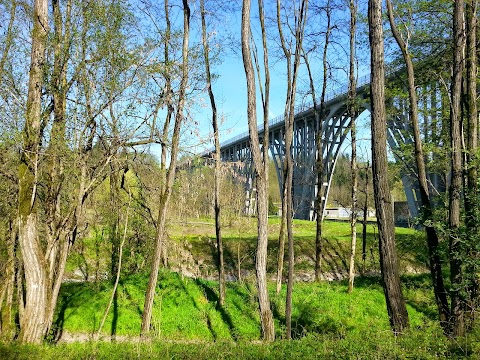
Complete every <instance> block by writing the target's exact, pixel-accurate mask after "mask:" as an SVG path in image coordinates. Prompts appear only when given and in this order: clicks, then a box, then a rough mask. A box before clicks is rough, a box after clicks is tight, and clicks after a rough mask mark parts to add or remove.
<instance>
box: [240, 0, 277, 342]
mask: <svg viewBox="0 0 480 360" xmlns="http://www.w3.org/2000/svg"><path fill="white" fill-rule="evenodd" d="M260 1H261V0H259V4H260ZM262 4H263V2H262ZM250 8H251V1H250V0H243V6H242V27H241V36H242V56H243V64H244V67H245V78H246V81H247V116H248V129H249V133H250V147H251V151H252V156H253V163H254V166H255V176H256V180H257V218H258V223H257V231H258V242H257V252H256V258H255V270H256V275H257V289H258V303H259V308H260V321H261V325H262V337H263V339H264V340H265V341H273V340H274V339H275V332H274V323H273V315H272V310H271V308H270V300H269V297H268V289H267V274H266V267H267V263H266V262H267V247H268V191H267V182H268V166H267V165H268V164H267V160H268V159H262V152H261V150H260V146H259V139H258V133H257V112H256V99H255V97H256V89H255V74H254V68H253V64H252V56H251V53H250V51H251V49H250V35H251V34H250ZM264 130H265V135H266V136H268V121H267V122H265V121H264ZM264 141H265V139H264ZM267 144H268V143H267Z"/></svg>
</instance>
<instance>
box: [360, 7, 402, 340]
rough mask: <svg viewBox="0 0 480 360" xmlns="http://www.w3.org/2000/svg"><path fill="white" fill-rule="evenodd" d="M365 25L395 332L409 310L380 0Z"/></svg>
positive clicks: (383, 256)
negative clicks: (392, 178) (393, 191)
mask: <svg viewBox="0 0 480 360" xmlns="http://www.w3.org/2000/svg"><path fill="white" fill-rule="evenodd" d="M368 25H369V41H370V53H371V81H370V98H371V107H372V114H371V118H372V120H371V123H372V124H371V128H372V157H373V164H372V170H373V186H374V197H375V207H376V211H377V224H378V234H379V252H380V268H381V272H382V279H383V289H384V293H385V300H386V305H387V311H388V316H389V318H390V325H391V327H392V330H393V332H394V333H395V334H400V333H402V332H403V331H404V330H406V329H407V328H408V313H407V308H406V305H405V299H404V298H403V293H402V288H401V285H400V275H399V271H398V260H397V254H396V248H395V228H394V221H393V204H392V201H391V195H390V187H389V185H388V179H387V176H388V168H387V151H386V150H387V149H386V148H387V141H386V136H387V128H386V111H385V93H384V91H385V70H384V47H383V28H382V2H381V0H369V2H368Z"/></svg>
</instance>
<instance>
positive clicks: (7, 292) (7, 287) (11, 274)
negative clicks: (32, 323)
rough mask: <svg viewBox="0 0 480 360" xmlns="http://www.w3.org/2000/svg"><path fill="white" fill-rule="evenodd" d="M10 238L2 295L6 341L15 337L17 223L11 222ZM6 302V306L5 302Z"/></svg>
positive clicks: (0, 316) (0, 326)
mask: <svg viewBox="0 0 480 360" xmlns="http://www.w3.org/2000/svg"><path fill="white" fill-rule="evenodd" d="M9 227H10V229H9V230H10V236H9V238H8V239H7V255H8V257H7V264H6V268H5V279H4V283H3V284H2V287H1V288H2V294H1V295H0V334H1V337H2V338H3V339H4V340H7V341H10V340H13V338H14V335H15V321H14V312H13V311H14V307H13V294H14V292H15V261H16V256H15V255H16V254H15V244H16V242H17V223H16V221H14V220H10V221H9ZM4 301H5V305H4V304H3V302H4Z"/></svg>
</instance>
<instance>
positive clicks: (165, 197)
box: [141, 0, 190, 336]
mask: <svg viewBox="0 0 480 360" xmlns="http://www.w3.org/2000/svg"><path fill="white" fill-rule="evenodd" d="M165 9H166V12H167V11H168V10H167V9H168V2H167V0H165ZM166 17H167V19H168V13H166ZM189 36H190V6H189V5H188V0H183V38H182V65H181V81H180V88H179V93H178V102H177V104H176V105H177V106H176V114H175V122H174V129H173V134H172V144H171V146H172V147H171V152H170V164H169V167H168V171H167V174H166V178H165V184H164V185H163V187H162V189H161V193H160V199H159V210H158V219H157V235H156V239H155V249H154V254H153V259H152V266H151V271H150V278H149V281H148V285H147V290H146V294H145V303H144V309H143V314H142V326H141V335H142V336H146V335H147V334H148V333H149V331H150V324H151V320H152V309H153V301H154V297H155V290H156V287H157V280H158V270H159V268H160V261H161V257H162V249H163V246H164V244H163V243H164V241H165V231H164V229H165V221H166V218H167V209H168V203H169V201H170V196H171V193H172V187H173V181H174V179H175V171H176V167H177V156H178V147H179V141H180V130H181V127H182V123H183V122H184V116H185V115H184V107H185V101H186V91H187V84H188V73H189V68H188V59H189V45H188V43H189ZM167 86H168V85H167ZM169 106H171V105H169ZM169 116H171V113H170V112H168V114H167V119H168V117H169ZM165 124H167V121H166V122H165ZM164 130H165V131H164V134H163V135H164V136H166V134H167V132H168V131H167V130H168V127H166V128H165V127H164ZM164 156H165V154H164V152H163V150H162V157H164ZM162 160H163V159H162Z"/></svg>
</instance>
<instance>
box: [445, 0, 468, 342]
mask: <svg viewBox="0 0 480 360" xmlns="http://www.w3.org/2000/svg"><path fill="white" fill-rule="evenodd" d="M453 37H454V48H453V73H452V84H451V90H450V94H451V101H450V141H451V161H452V162H451V167H452V169H451V171H452V177H451V183H450V198H449V225H450V235H449V240H450V241H449V243H450V281H451V283H452V288H451V290H450V294H451V314H450V331H451V335H453V336H461V335H463V334H464V331H465V326H464V297H463V296H462V290H463V289H462V286H463V273H462V263H463V259H462V257H463V252H462V246H461V243H462V239H461V235H460V231H459V228H460V200H461V192H462V181H463V176H462V170H463V169H462V114H461V97H462V73H463V64H464V52H465V23H464V1H463V0H457V1H455V8H454V13H453Z"/></svg>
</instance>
